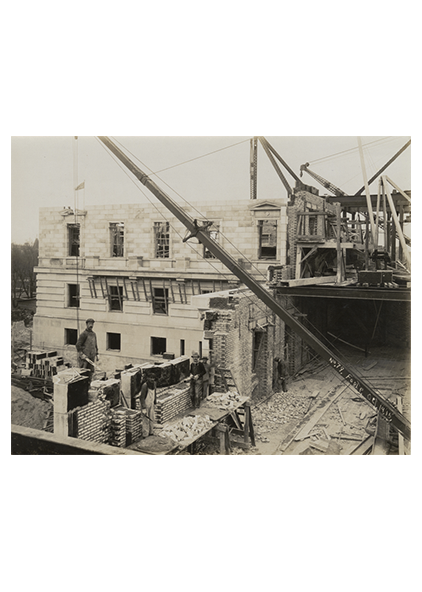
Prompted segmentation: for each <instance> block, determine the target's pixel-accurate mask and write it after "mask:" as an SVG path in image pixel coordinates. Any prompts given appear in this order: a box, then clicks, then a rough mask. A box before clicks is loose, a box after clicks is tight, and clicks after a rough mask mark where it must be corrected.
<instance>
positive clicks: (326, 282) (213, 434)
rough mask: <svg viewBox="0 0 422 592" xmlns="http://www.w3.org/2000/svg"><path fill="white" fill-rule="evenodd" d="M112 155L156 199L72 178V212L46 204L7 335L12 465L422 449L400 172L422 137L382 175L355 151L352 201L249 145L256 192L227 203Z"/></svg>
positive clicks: (122, 153)
mask: <svg viewBox="0 0 422 592" xmlns="http://www.w3.org/2000/svg"><path fill="white" fill-rule="evenodd" d="M97 141H98V143H99V144H100V145H101V147H102V149H104V151H105V152H106V153H107V155H108V158H109V163H110V164H109V166H110V167H116V170H117V171H118V172H119V174H121V175H126V176H127V177H129V178H130V179H131V181H132V182H133V183H134V184H135V186H136V187H137V188H138V189H139V190H140V191H141V192H142V194H143V195H144V196H145V197H146V199H147V202H146V203H142V205H137V204H133V203H129V204H128V203H125V200H124V196H123V197H122V196H120V197H119V199H116V203H113V204H107V203H104V204H101V205H98V204H91V205H89V204H85V202H84V200H82V199H81V194H82V192H83V191H84V181H83V180H82V179H80V178H78V176H77V174H76V175H75V178H74V187H73V192H74V204H73V206H65V207H64V206H63V204H58V205H57V206H56V207H42V208H40V212H39V223H40V227H39V256H38V264H37V266H36V268H35V272H36V309H35V315H34V317H33V323H32V325H31V326H30V327H27V326H25V325H24V323H23V322H21V323H14V324H13V326H12V454H14V455H47V454H48V455H114V454H117V455H149V456H151V455H220V454H221V455H346V456H349V455H410V453H411V444H410V442H411V427H410V426H411V421H410V420H411V396H410V392H411V374H410V357H411V255H410V253H411V233H410V224H411V190H410V187H401V186H399V184H398V183H397V182H396V180H395V179H394V178H393V177H392V176H390V174H389V167H391V166H392V165H393V163H395V162H396V161H397V160H398V159H400V157H401V155H402V154H403V153H404V152H405V151H407V153H408V152H410V144H411V141H410V140H408V141H407V142H406V143H404V145H402V147H401V148H400V149H399V150H398V151H395V152H392V153H391V156H390V157H389V158H388V159H387V160H386V161H385V162H384V163H383V165H382V166H381V167H378V168H377V170H376V172H375V173H374V174H372V175H371V176H369V175H368V174H367V164H366V162H365V154H364V150H363V146H362V141H361V139H360V138H357V140H356V142H357V148H356V154H358V155H359V159H360V166H361V182H358V183H357V186H356V190H355V192H353V193H352V194H349V193H346V192H345V191H343V190H342V189H341V188H340V187H338V186H336V185H335V184H334V183H332V182H331V181H330V179H326V178H324V177H323V176H321V175H320V174H318V173H317V172H315V171H314V170H313V168H311V164H312V163H309V162H307V161H306V158H307V157H306V151H305V150H304V154H303V164H302V165H301V166H300V169H299V170H294V169H293V168H291V166H290V165H289V155H288V154H280V151H279V150H278V149H277V146H276V144H275V142H274V143H270V142H269V141H268V140H267V139H266V138H265V137H262V136H257V137H253V138H250V139H249V140H248V143H249V146H248V159H249V160H248V167H249V178H248V182H249V186H250V192H249V195H245V196H244V198H243V199H233V200H227V201H224V202H220V203H219V202H218V201H216V202H206V203H204V202H203V201H201V200H200V199H198V200H197V201H196V202H193V201H189V202H187V201H184V202H183V203H181V202H180V200H178V201H176V200H175V199H174V198H173V197H170V195H169V194H168V192H167V190H166V188H165V186H164V184H162V183H160V181H159V179H157V180H153V179H152V176H153V174H152V172H150V171H149V170H146V168H147V167H146V165H144V164H143V162H142V161H140V159H138V158H137V157H136V156H135V155H134V154H133V153H132V152H130V151H129V150H128V149H127V148H125V146H124V145H123V144H122V143H120V142H118V141H117V140H115V139H114V138H110V137H107V136H99V137H98V138H97ZM72 142H73V145H74V155H75V158H76V159H77V158H78V143H79V142H80V139H78V138H77V137H74V138H73V139H72ZM264 160H265V162H266V163H270V165H271V167H272V170H273V172H275V174H276V176H277V180H278V182H279V191H277V192H276V194H274V195H261V194H260V192H259V191H258V178H259V174H260V163H261V162H263V161H264ZM316 168H317V167H316ZM75 170H77V167H75ZM342 172H343V171H342ZM344 175H345V176H347V171H344ZM91 321H92V322H91ZM90 322H91V329H92V326H93V331H94V332H95V337H96V348H97V350H96V352H95V353H96V356H94V357H93V358H89V357H88V356H82V358H81V355H80V354H81V352H83V349H82V346H83V344H82V342H81V338H82V337H81V336H83V335H85V333H86V331H84V330H85V326H87V327H88V326H89V323H90ZM94 323H95V324H94ZM91 334H92V332H91ZM85 338H86V337H84V339H85ZM81 359H82V361H83V362H84V363H83V364H81V363H80V362H81ZM197 360H199V362H198V361H197ZM198 364H199V366H201V367H202V368H203V375H202V376H201V377H200V379H197V374H196V368H197V366H198ZM201 371H202V370H201ZM197 380H199V381H198V384H200V388H198V385H197V384H196V382H197ZM146 385H147V386H146ZM150 385H154V386H150ZM150 390H151V391H152V390H153V391H154V393H155V395H154V396H155V399H154V404H153V408H154V412H153V414H151V413H148V412H146V409H145V393H146V392H148V393H149V391H150ZM198 393H199V394H198ZM147 396H148V395H147Z"/></svg>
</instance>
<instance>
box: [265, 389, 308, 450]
mask: <svg viewBox="0 0 422 592" xmlns="http://www.w3.org/2000/svg"><path fill="white" fill-rule="evenodd" d="M309 406H310V400H309V397H308V393H306V394H305V393H303V392H300V393H298V392H295V391H293V390H289V391H287V392H280V393H276V394H275V395H274V396H273V397H271V400H270V401H268V403H263V404H261V405H259V406H257V407H255V408H253V422H254V426H255V436H256V437H257V438H258V439H260V440H261V441H262V442H266V441H268V439H267V438H265V437H264V436H262V434H263V433H268V432H273V431H275V430H276V429H277V428H278V427H279V426H280V425H281V424H286V423H289V422H291V421H292V420H301V419H302V418H303V417H304V416H305V414H306V412H307V410H308V409H309Z"/></svg>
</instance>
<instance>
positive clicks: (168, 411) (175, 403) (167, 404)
mask: <svg viewBox="0 0 422 592" xmlns="http://www.w3.org/2000/svg"><path fill="white" fill-rule="evenodd" d="M190 407H192V400H191V396H190V387H189V383H187V384H182V385H180V387H171V388H169V389H166V390H165V391H164V392H162V393H160V394H157V404H156V406H155V418H156V422H157V423H158V424H163V423H165V422H166V421H170V420H171V419H173V417H176V415H178V414H179V413H183V412H184V411H186V410H187V409H189V408H190Z"/></svg>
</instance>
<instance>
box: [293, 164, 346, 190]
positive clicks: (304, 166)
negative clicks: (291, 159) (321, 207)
mask: <svg viewBox="0 0 422 592" xmlns="http://www.w3.org/2000/svg"><path fill="white" fill-rule="evenodd" d="M308 167H309V162H307V163H306V164H301V165H300V176H301V177H302V175H303V171H305V172H307V173H308V175H311V177H313V178H314V179H315V180H316V181H318V183H321V185H322V186H323V187H325V188H326V189H328V191H331V193H334V195H337V196H338V197H340V196H341V195H347V193H345V192H344V191H343V190H342V189H340V188H339V187H336V186H335V185H334V184H333V183H331V182H330V181H327V179H324V177H321V175H318V174H317V173H314V171H311V170H310V169H309V168H308Z"/></svg>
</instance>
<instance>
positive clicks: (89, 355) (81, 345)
mask: <svg viewBox="0 0 422 592" xmlns="http://www.w3.org/2000/svg"><path fill="white" fill-rule="evenodd" d="M94 323H95V321H94V319H87V320H86V329H85V331H83V332H82V333H81V335H80V336H79V339H78V341H77V342H76V350H77V352H78V365H79V368H86V369H87V370H89V371H90V374H89V381H90V382H91V379H92V375H93V373H94V365H93V363H94V362H95V361H96V360H98V346H97V336H96V334H95V333H94V331H93V330H92V329H93V327H94ZM91 362H92V363H91Z"/></svg>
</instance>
